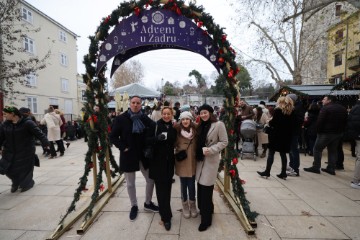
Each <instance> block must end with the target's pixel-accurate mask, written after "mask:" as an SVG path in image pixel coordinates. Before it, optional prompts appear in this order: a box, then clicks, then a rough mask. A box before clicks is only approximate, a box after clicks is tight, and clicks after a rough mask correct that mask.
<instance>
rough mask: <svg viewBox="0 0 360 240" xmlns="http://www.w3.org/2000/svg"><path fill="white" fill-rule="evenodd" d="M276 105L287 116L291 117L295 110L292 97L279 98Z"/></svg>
mask: <svg viewBox="0 0 360 240" xmlns="http://www.w3.org/2000/svg"><path fill="white" fill-rule="evenodd" d="M276 103H277V108H280V109H281V112H282V113H283V114H285V115H290V114H291V113H292V111H293V109H294V102H293V100H292V99H291V98H290V97H279V98H278V100H277V102H276Z"/></svg>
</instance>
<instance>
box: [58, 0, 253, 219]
mask: <svg viewBox="0 0 360 240" xmlns="http://www.w3.org/2000/svg"><path fill="white" fill-rule="evenodd" d="M151 8H153V9H166V10H169V11H173V12H175V13H176V14H178V15H183V16H185V17H187V18H189V19H191V20H192V21H194V22H195V23H196V25H197V27H198V28H201V29H202V30H203V33H204V34H206V35H209V36H210V37H211V38H212V39H213V41H214V42H213V44H214V45H217V46H218V48H219V51H218V56H217V61H218V62H219V64H220V66H221V70H222V75H223V76H224V77H225V79H226V86H225V89H224V96H225V98H226V100H225V101H224V105H223V106H224V109H225V116H224V118H223V121H224V123H225V126H226V129H227V131H228V138H229V144H228V146H227V147H226V149H225V150H224V153H225V154H222V155H223V156H224V157H223V159H222V160H221V163H220V167H219V170H223V169H226V173H225V174H228V175H229V176H230V177H231V183H232V188H233V189H232V190H233V193H234V196H235V198H236V200H237V201H238V203H239V204H241V205H242V207H243V209H244V212H245V215H246V216H247V218H248V219H249V220H250V221H254V220H255V218H256V216H257V215H258V214H257V213H256V212H252V211H251V210H250V206H249V201H248V200H247V199H246V196H245V192H244V189H243V187H242V184H244V183H245V181H244V180H241V179H240V177H239V171H238V169H237V167H236V164H237V163H238V153H237V152H236V150H235V149H234V146H235V141H236V136H235V130H234V120H235V116H236V115H237V110H236V108H237V107H238V106H239V105H238V104H239V100H240V95H239V89H238V84H237V83H238V80H237V79H236V77H235V76H236V75H237V74H238V73H239V72H240V69H239V68H238V66H237V64H236V62H235V57H236V52H235V51H234V49H233V48H232V47H231V46H230V43H229V41H228V40H227V35H226V34H225V32H224V28H221V27H220V26H219V25H217V24H215V23H214V20H213V17H211V16H210V15H209V14H207V13H205V12H204V8H203V6H196V5H195V4H194V3H190V4H189V5H188V6H187V5H185V3H184V1H181V0H139V1H130V2H124V3H121V4H120V5H119V6H118V8H117V9H115V10H114V11H113V12H112V13H111V14H110V15H108V16H107V17H104V18H103V19H102V21H101V23H100V26H99V27H98V28H97V31H96V33H95V35H94V36H90V37H89V39H90V46H89V53H88V54H87V55H85V56H84V58H83V63H84V64H85V69H86V74H83V81H84V83H85V84H86V85H87V90H86V93H85V95H86V98H87V104H86V106H85V111H86V114H85V115H88V116H89V118H88V119H87V121H88V122H89V123H90V124H86V125H87V128H86V131H87V133H88V136H89V138H88V139H89V140H88V147H89V149H88V152H87V153H86V157H85V169H84V175H83V176H82V177H81V178H80V182H79V187H78V188H77V190H76V192H75V194H74V199H73V201H72V203H71V205H70V207H69V208H68V210H67V212H66V214H65V216H64V217H63V218H62V219H61V221H60V224H61V223H63V221H64V219H65V218H66V216H67V215H68V214H69V213H71V212H72V211H74V210H75V204H76V202H77V201H78V200H79V198H80V195H81V193H82V191H83V190H84V189H86V183H87V180H88V178H87V177H88V174H89V172H90V170H91V167H92V159H91V157H92V155H93V153H94V152H95V153H96V154H97V157H98V161H99V166H100V169H99V173H98V175H97V177H98V178H97V183H96V186H94V188H95V189H94V193H93V195H92V197H91V199H92V200H91V203H90V205H89V208H88V211H87V214H86V215H85V220H86V219H87V218H88V217H90V216H92V210H93V207H94V206H95V203H96V200H97V198H98V196H99V191H101V190H102V189H103V188H104V187H103V184H102V173H103V171H104V170H105V154H106V153H105V152H106V149H109V150H110V148H109V142H108V132H107V115H108V111H107V106H106V104H107V103H108V102H109V96H108V93H107V92H105V89H106V84H107V78H106V77H105V71H106V66H105V67H104V68H102V69H101V70H100V72H99V74H98V75H97V76H96V62H97V59H98V53H99V51H100V47H101V43H102V42H103V41H105V40H106V38H107V36H108V35H109V30H110V28H111V27H113V26H115V25H116V24H118V23H119V22H120V20H121V19H123V18H126V17H128V16H129V15H132V14H135V15H136V16H139V15H140V13H141V11H144V10H146V9H151ZM95 105H98V106H99V108H100V112H99V113H96V112H94V110H93V108H94V106H95ZM89 125H90V126H92V127H91V128H90V127H89ZM110 156H111V157H110V162H111V166H112V167H113V169H114V170H112V175H113V176H115V175H116V174H115V173H116V172H118V171H119V168H118V166H117V164H116V161H115V160H114V157H113V155H112V154H111V152H110Z"/></svg>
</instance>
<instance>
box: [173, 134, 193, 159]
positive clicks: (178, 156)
mask: <svg viewBox="0 0 360 240" xmlns="http://www.w3.org/2000/svg"><path fill="white" fill-rule="evenodd" d="M191 142H192V139H191V140H190V142H189V145H188V147H187V148H186V150H181V151H179V152H178V153H176V154H175V159H176V161H178V162H181V161H183V160H185V159H186V158H187V153H186V152H187V150H188V149H189V147H190V144H191Z"/></svg>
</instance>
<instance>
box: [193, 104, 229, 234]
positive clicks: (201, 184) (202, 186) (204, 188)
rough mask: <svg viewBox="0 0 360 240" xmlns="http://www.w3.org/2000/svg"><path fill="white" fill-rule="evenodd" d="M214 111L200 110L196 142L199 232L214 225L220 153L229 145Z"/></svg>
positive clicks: (224, 129)
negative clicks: (215, 185) (214, 202)
mask: <svg viewBox="0 0 360 240" xmlns="http://www.w3.org/2000/svg"><path fill="white" fill-rule="evenodd" d="M213 112H214V109H213V108H212V107H211V106H209V105H207V104H204V105H202V106H201V107H200V108H199V113H200V124H199V127H198V128H197V131H198V134H197V141H196V160H197V161H198V163H197V166H196V181H197V183H198V184H197V197H198V206H199V209H200V214H201V223H200V226H199V231H200V232H202V231H205V230H206V229H207V228H208V227H209V226H211V223H212V214H213V212H214V204H213V202H212V196H213V190H214V184H215V181H216V175H217V171H218V168H219V163H220V152H221V151H222V150H223V149H224V148H225V147H226V146H227V144H228V136H227V132H226V128H225V125H224V123H223V122H220V121H217V118H216V116H214V114H213Z"/></svg>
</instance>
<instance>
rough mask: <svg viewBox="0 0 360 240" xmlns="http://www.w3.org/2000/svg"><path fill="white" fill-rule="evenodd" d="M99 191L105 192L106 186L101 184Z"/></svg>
mask: <svg viewBox="0 0 360 240" xmlns="http://www.w3.org/2000/svg"><path fill="white" fill-rule="evenodd" d="M99 190H100V192H102V191H104V190H105V186H104V184H101V185H100V187H99Z"/></svg>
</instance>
